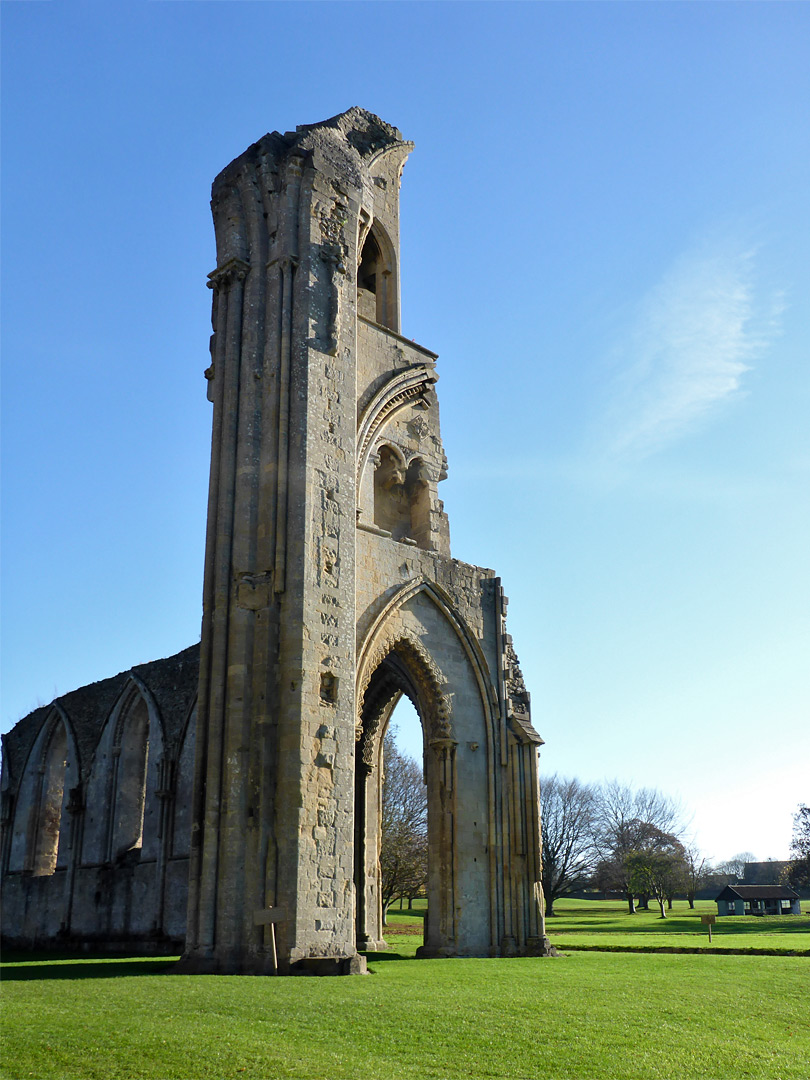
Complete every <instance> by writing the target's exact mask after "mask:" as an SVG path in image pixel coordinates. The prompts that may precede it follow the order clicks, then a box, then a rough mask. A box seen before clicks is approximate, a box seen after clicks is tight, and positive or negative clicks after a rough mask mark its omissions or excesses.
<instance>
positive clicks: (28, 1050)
mask: <svg viewBox="0 0 810 1080" xmlns="http://www.w3.org/2000/svg"><path fill="white" fill-rule="evenodd" d="M569 903H573V906H570V907H569V906H568V905H561V906H560V918H559V926H560V933H559V936H558V935H557V934H556V930H557V926H556V925H555V927H554V929H555V940H556V941H557V943H558V945H559V944H561V942H562V941H563V938H564V937H568V936H571V937H578V936H579V935H581V934H584V935H585V936H588V935H589V934H591V933H592V934H593V936H596V937H598V938H599V939H600V940H602V941H608V942H609V941H611V940H613V935H614V934H615V935H618V936H619V937H623V936H624V935H625V934H626V931H625V930H624V928H623V927H622V924H621V918H620V914H621V913H620V911H617V910H615V907H611V906H610V905H607V904H602V905H595V908H596V910H590V911H589V910H588V909H587V905H586V906H585V907H577V905H576V903H574V902H569ZM591 907H594V905H591ZM421 915H422V913H421V912H420V911H417V912H415V913H413V914H408V913H407V912H403V913H400V912H398V911H395V912H392V920H391V921H392V925H391V926H390V929H389V932H388V933H387V935H386V937H387V940H388V942H389V946H390V948H389V951H388V952H387V953H371V954H369V969H370V971H371V974H370V975H369V976H368V977H366V978H359V977H357V978H337V979H329V978H327V979H317V978H309V979H272V978H270V979H262V978H251V977H237V976H233V977H222V976H220V977H213V976H185V975H182V976H181V975H173V974H172V973H171V968H170V965H169V962H168V961H167V959H166V958H160V959H148V960H144V959H114V960H112V959H107V960H101V959H98V960H93V959H87V958H83V959H81V960H78V959H69V958H61V959H58V960H56V959H53V958H48V957H43V956H39V957H37V958H32V957H22V956H19V957H10V958H9V962H8V963H7V964H6V966H5V967H4V970H3V974H4V985H3V997H4V1007H3V1011H2V1025H3V1026H2V1037H3V1056H2V1065H0V1075H1V1076H2V1077H4V1078H12V1077H13V1078H15V1080H17V1078H24V1077H25V1078H42V1080H45V1078H64V1080H71V1078H76V1080H79V1078H81V1080H96V1078H98V1080H118V1078H133V1080H135V1078H144V1080H145V1078H155V1080H158V1078H160V1080H164V1078H165V1080H174V1078H178V1080H192V1078H194V1080H197V1078H199V1080H209V1078H210V1080H225V1078H230V1077H233V1078H237V1080H238V1078H240V1077H245V1078H251V1080H275V1078H278V1080H281V1078H293V1077H294V1078H300V1080H366V1078H367V1080H456V1078H458V1080H467V1078H470V1080H478V1078H482V1080H483V1078H489V1080H495V1078H501V1077H502V1078H507V1077H508V1078H512V1080H522V1078H525V1080H541V1078H560V1080H563V1078H566V1080H568V1078H570V1080H589V1078H599V1080H611V1078H613V1080H647V1078H661V1080H674V1078H676V1077H677V1078H679V1080H681V1078H689V1080H692V1078H694V1080H697V1078H700V1080H715V1078H716V1080H721V1078H722V1080H727V1078H732V1077H733V1078H735V1080H736V1078H770V1080H807V1077H808V1074H809V1073H810V1069H808V1062H810V1025H808V1022H807V981H808V976H809V975H810V957H804V956H788V955H775V956H756V955H752V956H737V955H722V954H718V955H689V954H687V955H672V954H659V953H655V952H649V951H645V952H640V953H610V952H583V951H572V952H570V953H568V954H567V955H563V956H561V957H559V958H558V959H516V960H415V959H413V958H412V957H413V953H414V952H415V949H416V947H417V946H418V944H420V942H421V935H420V933H419V928H420V925H421ZM677 915H678V918H680V917H681V914H680V912H678V913H677ZM646 918H647V916H644V917H643V918H642V919H640V920H639V921H638V923H636V924H634V925H637V926H638V930H636V931H635V932H634V933H633V934H631V935H630V936H631V937H634V938H635V940H636V941H639V940H640V941H642V942H643V943H644V945H645V947H646V943H647V941H649V940H652V939H653V938H655V937H656V931H655V930H647V929H644V927H645V925H646V923H645V921H644V920H645V919H646ZM684 918H686V919H687V920H688V918H689V917H684ZM597 920H604V921H597ZM674 921H675V920H674V919H673V923H674ZM741 921H742V920H741ZM757 921H758V922H761V920H757ZM554 922H555V924H556V923H557V920H554ZM614 922H615V923H617V924H618V926H619V929H610V926H611V924H612V923H614ZM796 922H797V923H799V922H801V924H803V926H804V927H806V926H807V924H808V923H807V920H806V919H804V918H802V919H801V920H796ZM589 923H590V925H591V931H588V930H587V926H588V924H589ZM691 925H692V924H691V923H688V922H687V926H689V927H691ZM805 932H806V931H805ZM761 933H765V934H768V933H769V931H768V930H767V929H766V930H761V931H757V932H753V933H751V934H750V936H751V938H755V937H759V936H760V934H761ZM668 936H670V934H669V933H666V934H664V935H662V936H661V940H663V939H664V938H665V937H668ZM735 936H738V937H739V936H742V937H745V936H746V931H745V930H744V928H740V930H739V931H735ZM776 936H779V935H778V934H777V935H776ZM784 936H788V935H784Z"/></svg>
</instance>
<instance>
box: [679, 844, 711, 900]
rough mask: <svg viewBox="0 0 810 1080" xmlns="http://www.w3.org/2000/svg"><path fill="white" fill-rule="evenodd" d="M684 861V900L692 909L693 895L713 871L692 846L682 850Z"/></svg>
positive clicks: (707, 861)
mask: <svg viewBox="0 0 810 1080" xmlns="http://www.w3.org/2000/svg"><path fill="white" fill-rule="evenodd" d="M684 861H685V881H686V899H687V900H688V901H689V907H690V908H693V907H694V906H695V894H696V893H697V891H698V889H700V888H701V887H702V886H703V885H704V883H705V882H707V881H708V879H709V876H710V875H711V874H712V873H713V870H712V867H711V866H710V865H709V860H708V859H707V858H706V856H705V855H702V854H701V852H700V851H699V850H698V848H697V847H696V846H695V845H694V844H689V845H687V846H686V847H685V848H684Z"/></svg>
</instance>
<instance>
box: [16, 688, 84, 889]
mask: <svg viewBox="0 0 810 1080" xmlns="http://www.w3.org/2000/svg"><path fill="white" fill-rule="evenodd" d="M69 754H70V740H69V738H68V731H67V726H66V724H65V721H64V719H63V717H62V716H61V715H60V714H59V712H58V711H56V710H54V711H53V712H52V713H51V715H50V716H49V717H48V719H47V720H46V722H45V724H44V725H43V727H42V729H41V731H40V734H39V737H38V738H37V740H36V742H35V743H34V745H33V747H32V749H31V753H30V754H29V757H28V761H27V762H26V766H25V771H24V773H23V778H22V781H21V783H20V789H19V795H18V798H17V804H16V812H15V816H14V828H13V832H12V837H11V851H10V854H9V870H10V871H12V872H13V871H27V872H28V873H30V874H31V875H32V876H33V877H45V876H47V875H50V874H53V873H54V871H55V870H56V869H57V866H58V865H59V864H60V861H61V863H62V864H64V845H62V848H61V850H60V842H61V841H62V838H63V835H64V831H65V824H66V805H67V801H68V799H67V795H68V790H67V789H68V786H69V784H68V772H69V765H68V757H69ZM60 853H61V855H62V859H61V860H60Z"/></svg>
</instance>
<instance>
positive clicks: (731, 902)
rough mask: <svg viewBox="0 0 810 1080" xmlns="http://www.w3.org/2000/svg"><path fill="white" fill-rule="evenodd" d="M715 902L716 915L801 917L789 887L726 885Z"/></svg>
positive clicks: (797, 895) (796, 900)
mask: <svg viewBox="0 0 810 1080" xmlns="http://www.w3.org/2000/svg"><path fill="white" fill-rule="evenodd" d="M715 901H716V903H717V914H718V915H801V909H800V907H799V894H798V893H797V892H796V890H795V889H791V888H790V886H789V885H726V887H725V888H724V889H723V891H722V892H720V893H718V895H717V896H716V897H715Z"/></svg>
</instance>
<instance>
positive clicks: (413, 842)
mask: <svg viewBox="0 0 810 1080" xmlns="http://www.w3.org/2000/svg"><path fill="white" fill-rule="evenodd" d="M420 667H421V664H420V658H419V656H418V653H417V652H416V651H415V650H414V649H413V648H409V643H408V642H407V641H400V642H396V643H395V644H394V645H393V647H392V648H391V650H390V652H388V654H387V655H386V656H385V657H384V658H383V659H382V661H381V662H380V663H379V665H378V667H377V669H376V670H375V671H374V672H373V674H372V675H371V678H370V680H369V682H368V685H367V688H366V691H365V694H364V696H363V704H362V710H361V721H360V724H359V725H358V740H357V746H356V753H355V819H354V820H355V859H354V867H355V881H354V884H355V897H356V909H355V916H356V938H357V947H358V949H371V950H374V949H380V948H386V944H385V940H384V937H383V927H384V905H385V903H386V901H387V900H389V899H390V898H391V888H390V886H391V882H390V880H389V875H390V872H391V861H392V860H391V859H390V858H389V857H390V856H391V855H392V854H394V853H392V852H387V853H386V852H385V851H384V850H383V847H382V840H383V825H384V824H388V823H387V822H384V817H385V815H386V814H388V813H390V812H391V811H392V809H393V807H392V806H391V805H386V804H387V803H390V801H391V800H390V799H389V798H388V796H390V795H391V792H390V791H386V790H385V786H384V785H385V783H386V779H385V778H386V769H387V768H390V769H392V771H393V770H394V769H398V771H399V773H400V775H399V777H398V782H400V781H401V780H402V779H403V776H402V775H401V774H402V773H403V772H404V773H406V774H407V773H410V774H411V779H412V780H413V779H414V777H413V768H412V767H411V766H409V765H406V767H405V768H404V769H400V768H399V765H400V762H395V761H393V760H392V757H391V751H390V745H391V740H390V739H388V740H386V735H387V733H388V732H389V731H390V725H391V722H392V716H393V715H394V712H395V709H396V708H397V705H398V704H399V703H400V701H402V700H403V699H407V700H408V702H410V704H411V705H412V706H413V709H414V711H415V713H416V720H417V722H418V724H419V725H420V727H421V745H422V754H421V760H419V761H414V759H413V758H412V757H411V758H410V761H411V763H412V765H415V768H416V771H417V773H421V783H422V784H423V785H424V789H423V792H422V794H423V797H424V802H425V805H424V819H422V817H420V814H419V813H418V811H417V812H416V814H415V817H414V819H413V823H414V831H415V832H418V833H421V830H422V829H423V830H424V834H423V837H422V836H421V835H412V836H410V837H409V836H407V835H401V836H400V837H399V838H397V837H396V836H394V837H393V838H389V842H392V841H393V842H397V839H398V840H399V841H400V842H401V843H402V848H403V853H404V852H405V851H406V850H407V849H410V854H411V855H412V856H413V855H417V852H416V850H415V849H418V848H419V846H420V843H422V844H423V848H424V849H425V850H424V851H423V855H422V858H423V862H424V875H423V879H422V880H419V881H417V877H419V867H418V865H417V864H418V862H419V858H418V857H417V858H414V859H413V863H414V865H413V871H414V872H413V874H412V876H411V880H410V883H408V882H406V883H405V888H406V895H407V888H409V887H410V888H411V890H412V892H413V895H417V893H419V892H420V891H422V890H424V894H425V895H426V897H427V915H426V918H425V944H424V946H423V948H424V950H425V953H426V954H427V955H450V954H452V953H454V952H455V927H454V922H453V917H452V896H453V854H452V834H453V828H452V814H453V804H452V800H451V796H452V788H453V785H452V781H451V780H450V775H449V773H448V750H450V748H451V747H452V748H454V746H455V744H454V743H452V742H451V740H449V739H446V738H442V737H441V736H442V734H444V730H443V727H444V726H446V717H445V710H444V708H443V704H442V703H441V702H440V701H438V700H435V699H436V697H437V696H438V697H440V696H441V692H440V691H439V689H438V687H434V686H432V682H433V681H434V680H433V679H432V677H431V674H430V673H429V672H427V671H422V670H420ZM439 718H441V720H440V719H439ZM443 722H444V724H443ZM387 742H388V746H389V754H388V761H387V762H386V743H387ZM411 745H413V743H412V744H411ZM400 756H402V755H400ZM451 756H452V754H451ZM407 760H408V758H407V757H406V761H407ZM390 779H392V780H393V779H394V777H393V776H391V777H390ZM448 781H450V782H448ZM415 794H416V795H417V796H418V795H419V791H418V788H415ZM398 798H399V796H398V795H397V794H394V798H393V801H394V802H396V800H397V799H398ZM406 831H407V830H406Z"/></svg>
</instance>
